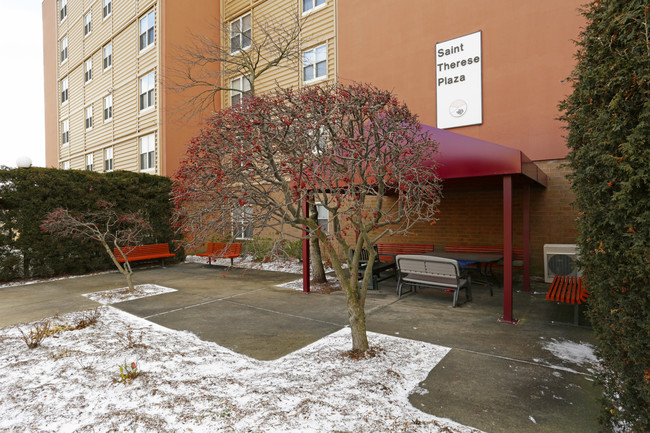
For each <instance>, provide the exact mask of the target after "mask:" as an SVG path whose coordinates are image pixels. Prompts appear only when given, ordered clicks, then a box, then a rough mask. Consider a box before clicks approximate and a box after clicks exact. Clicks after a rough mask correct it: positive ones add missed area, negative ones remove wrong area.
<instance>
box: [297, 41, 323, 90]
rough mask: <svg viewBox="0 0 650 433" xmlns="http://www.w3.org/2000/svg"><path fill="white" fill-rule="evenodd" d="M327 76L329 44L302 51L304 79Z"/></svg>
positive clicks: (311, 79)
mask: <svg viewBox="0 0 650 433" xmlns="http://www.w3.org/2000/svg"><path fill="white" fill-rule="evenodd" d="M326 77H327V44H324V45H321V46H318V47H315V48H312V49H310V50H307V51H303V53H302V80H303V81H304V82H309V81H314V80H318V79H321V78H326Z"/></svg>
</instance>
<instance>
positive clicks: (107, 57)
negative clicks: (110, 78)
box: [102, 42, 113, 70]
mask: <svg viewBox="0 0 650 433" xmlns="http://www.w3.org/2000/svg"><path fill="white" fill-rule="evenodd" d="M102 51H103V53H104V70H106V69H108V68H110V67H111V65H112V64H113V44H112V43H110V42H109V43H107V44H106V45H104V49H103V50H102Z"/></svg>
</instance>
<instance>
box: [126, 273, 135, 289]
mask: <svg viewBox="0 0 650 433" xmlns="http://www.w3.org/2000/svg"><path fill="white" fill-rule="evenodd" d="M124 276H125V277H126V282H127V284H128V285H129V289H130V290H135V287H133V272H127V273H125V274H124Z"/></svg>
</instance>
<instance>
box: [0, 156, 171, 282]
mask: <svg viewBox="0 0 650 433" xmlns="http://www.w3.org/2000/svg"><path fill="white" fill-rule="evenodd" d="M170 190H171V180H170V179H169V178H166V177H161V176H153V175H148V174H141V173H133V172H127V171H115V172H111V173H106V174H102V173H94V172H90V171H78V170H56V169H47V168H28V169H7V168H3V169H0V281H7V280H11V279H16V278H28V277H51V276H55V275H67V274H83V273H86V272H89V271H97V270H105V269H111V268H113V266H114V265H113V264H112V262H111V261H110V259H109V257H108V256H107V254H106V252H105V251H104V250H103V249H102V247H101V245H99V244H98V243H96V242H93V241H89V240H85V239H58V238H55V237H53V236H50V235H47V234H45V233H43V231H42V230H41V229H40V225H41V222H42V221H43V218H44V217H45V214H46V213H47V212H49V211H50V210H52V209H54V208H57V207H63V208H66V209H69V210H71V211H79V212H82V211H88V210H91V209H94V207H95V203H96V202H97V201H98V200H100V199H103V200H106V201H110V202H114V203H116V205H117V207H118V209H120V210H123V211H140V212H141V213H143V214H144V215H145V216H146V217H147V219H148V220H149V222H150V223H151V226H152V227H153V232H152V234H151V235H150V236H149V237H148V238H146V239H145V240H144V243H163V242H168V243H170V247H172V241H173V240H174V239H176V238H177V236H176V235H175V234H174V231H173V230H172V228H171V226H170V218H171V213H172V205H171V202H170V200H169V193H170ZM182 254H183V252H182V251H179V252H178V253H177V255H178V256H182Z"/></svg>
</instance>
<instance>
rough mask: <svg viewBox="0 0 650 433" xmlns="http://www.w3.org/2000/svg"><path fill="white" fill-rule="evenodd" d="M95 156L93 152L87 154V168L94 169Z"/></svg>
mask: <svg viewBox="0 0 650 433" xmlns="http://www.w3.org/2000/svg"><path fill="white" fill-rule="evenodd" d="M94 160H95V158H94V156H93V154H92V153H89V154H88V155H86V170H88V171H93V162H94Z"/></svg>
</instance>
